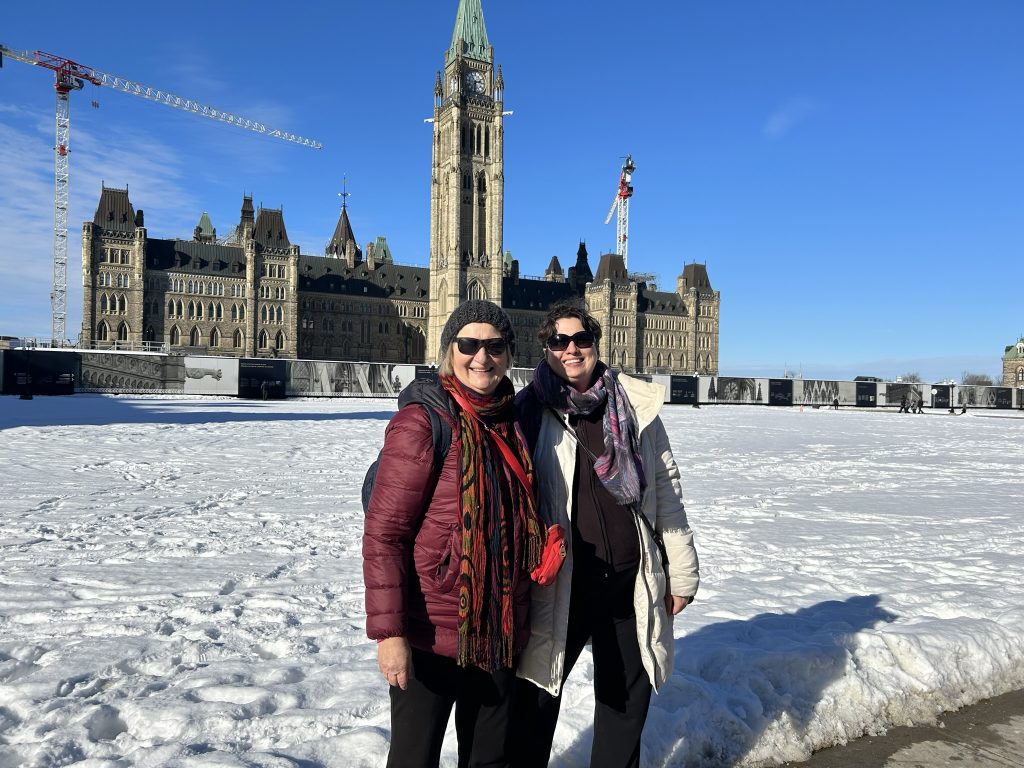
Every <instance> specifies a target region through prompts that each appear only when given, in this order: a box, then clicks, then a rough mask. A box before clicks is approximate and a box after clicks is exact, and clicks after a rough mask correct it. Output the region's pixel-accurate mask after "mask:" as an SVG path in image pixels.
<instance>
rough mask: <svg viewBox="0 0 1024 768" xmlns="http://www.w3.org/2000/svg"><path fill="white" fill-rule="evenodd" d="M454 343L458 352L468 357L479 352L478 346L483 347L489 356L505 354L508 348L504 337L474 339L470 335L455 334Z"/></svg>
mask: <svg viewBox="0 0 1024 768" xmlns="http://www.w3.org/2000/svg"><path fill="white" fill-rule="evenodd" d="M455 344H456V346H458V348H459V352H461V353H462V354H464V355H469V356H470V357H472V356H473V355H475V354H476V353H477V352H479V351H480V347H483V348H484V349H485V350H486V351H487V354H488V355H490V356H491V357H499V356H500V355H503V354H505V350H506V349H507V348H508V345H507V344H506V343H505V340H504V339H474V338H472V337H470V336H457V337H456V338H455Z"/></svg>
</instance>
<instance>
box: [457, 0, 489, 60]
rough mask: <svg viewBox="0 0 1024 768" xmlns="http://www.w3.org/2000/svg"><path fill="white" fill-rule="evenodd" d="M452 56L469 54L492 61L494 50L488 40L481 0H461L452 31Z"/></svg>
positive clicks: (478, 58) (471, 56)
mask: <svg viewBox="0 0 1024 768" xmlns="http://www.w3.org/2000/svg"><path fill="white" fill-rule="evenodd" d="M448 53H449V55H450V56H453V57H454V56H459V55H462V56H467V57H469V58H471V59H477V60H479V61H491V60H492V56H493V52H492V51H491V44H490V43H489V42H487V27H486V26H484V9H483V8H482V7H481V5H480V0H459V10H458V11H456V13H455V29H454V30H453V31H452V44H451V47H450V48H449V49H448Z"/></svg>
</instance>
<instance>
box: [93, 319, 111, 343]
mask: <svg viewBox="0 0 1024 768" xmlns="http://www.w3.org/2000/svg"><path fill="white" fill-rule="evenodd" d="M109 335H110V330H109V329H108V328H107V324H106V323H105V322H103V321H101V322H100V324H99V325H97V326H96V341H106V340H107V337H108V336H109Z"/></svg>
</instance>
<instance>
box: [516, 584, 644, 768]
mask: <svg viewBox="0 0 1024 768" xmlns="http://www.w3.org/2000/svg"><path fill="white" fill-rule="evenodd" d="M581 570H582V569H581ZM636 573H637V572H636V570H635V569H634V570H630V571H628V572H626V573H619V574H610V575H608V576H607V577H606V576H604V575H598V576H593V575H586V574H584V575H583V576H582V577H580V578H577V577H576V573H575V572H574V574H573V577H574V578H573V588H572V598H571V601H570V606H569V632H568V637H567V638H566V645H565V669H564V670H563V672H562V682H563V683H564V682H565V679H566V678H567V677H568V676H569V673H570V672H571V671H572V668H573V666H574V665H575V664H576V660H577V659H578V658H579V656H580V653H582V651H583V648H584V646H585V645H586V644H587V641H588V640H590V642H591V646H592V651H593V654H594V699H595V703H594V744H593V747H592V748H591V752H590V766H591V768H633V767H635V766H639V765H640V735H641V734H642V733H643V729H644V723H645V722H646V720H647V710H648V708H649V707H650V703H651V681H650V678H649V677H648V676H647V672H646V670H644V666H643V662H642V661H641V659H640V645H639V642H638V641H637V637H636V614H635V612H634V610H633V584H634V582H635V580H636ZM561 703H562V697H561V696H552V695H551V694H549V693H548V692H547V691H544V690H541V689H540V688H537V686H535V685H533V683H530V682H528V681H526V680H518V681H517V688H516V708H515V725H514V735H513V743H514V745H515V750H516V751H515V755H514V760H513V764H514V765H515V768H544V766H546V765H547V764H548V759H549V757H550V755H551V741H552V739H553V738H554V735H555V725H556V724H557V723H558V710H559V708H560V706H561Z"/></svg>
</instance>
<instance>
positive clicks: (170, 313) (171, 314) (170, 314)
mask: <svg viewBox="0 0 1024 768" xmlns="http://www.w3.org/2000/svg"><path fill="white" fill-rule="evenodd" d="M167 316H168V317H174V302H173V301H168V302H167Z"/></svg>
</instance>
